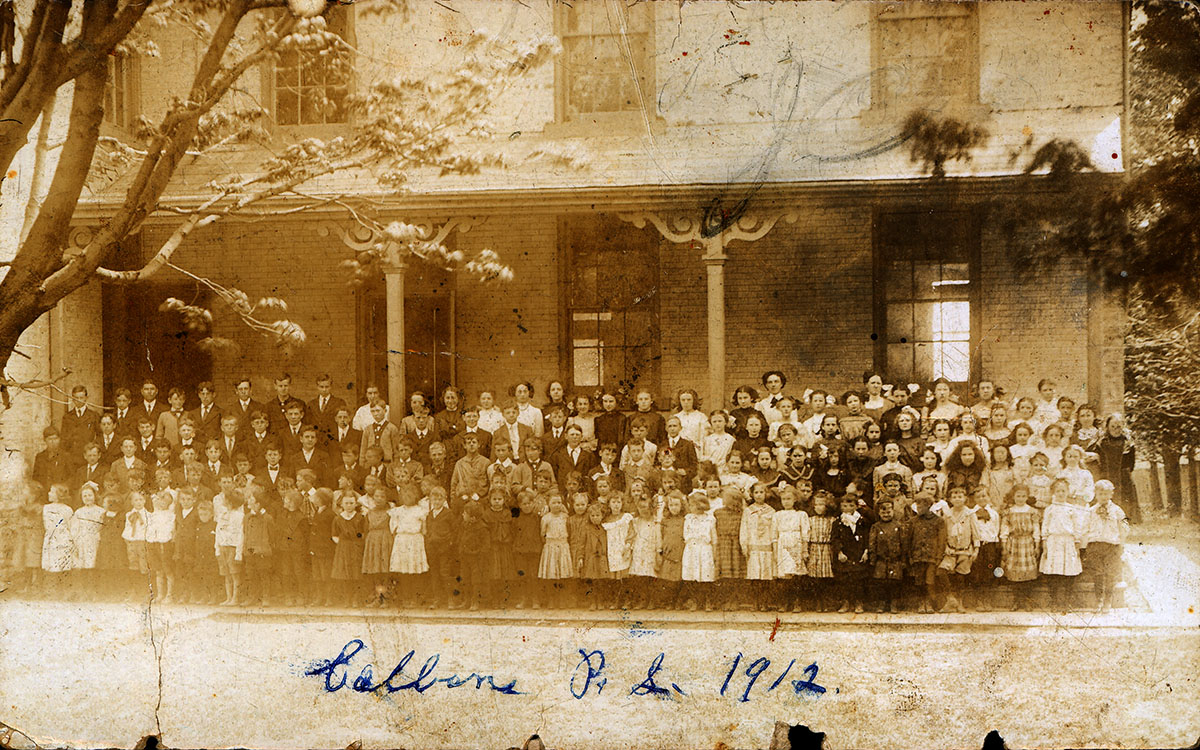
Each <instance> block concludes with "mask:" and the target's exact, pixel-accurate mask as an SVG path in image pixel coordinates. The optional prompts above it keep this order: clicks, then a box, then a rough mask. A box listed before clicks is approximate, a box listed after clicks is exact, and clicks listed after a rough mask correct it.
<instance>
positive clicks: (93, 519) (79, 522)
mask: <svg viewBox="0 0 1200 750" xmlns="http://www.w3.org/2000/svg"><path fill="white" fill-rule="evenodd" d="M99 489H100V488H99V487H97V486H96V483H95V482H87V483H85V484H84V485H83V486H82V487H80V488H79V501H80V503H82V505H81V506H80V507H79V508H77V509H76V510H75V514H74V515H73V516H72V517H71V545H72V547H73V552H74V556H75V557H74V562H73V567H74V568H75V570H76V571H77V572H76V573H75V574H74V575H75V576H77V578H78V580H77V583H78V585H79V586H80V588H81V589H82V590H85V591H87V590H94V589H95V578H94V576H95V569H96V556H97V553H98V552H99V551H100V529H101V528H102V527H103V526H104V507H103V506H101V505H97V504H96V494H97V492H98V491H99Z"/></svg>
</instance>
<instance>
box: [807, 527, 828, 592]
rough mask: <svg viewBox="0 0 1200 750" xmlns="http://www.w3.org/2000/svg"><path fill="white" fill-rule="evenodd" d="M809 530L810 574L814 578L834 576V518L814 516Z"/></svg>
mask: <svg viewBox="0 0 1200 750" xmlns="http://www.w3.org/2000/svg"><path fill="white" fill-rule="evenodd" d="M810 522H811V526H810V528H809V532H808V574H809V575H810V576H812V577H813V578H833V554H832V552H831V549H830V546H829V543H830V540H831V539H832V538H833V518H831V517H829V516H813V517H812V518H811V519H810Z"/></svg>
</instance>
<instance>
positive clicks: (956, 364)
mask: <svg viewBox="0 0 1200 750" xmlns="http://www.w3.org/2000/svg"><path fill="white" fill-rule="evenodd" d="M932 346H933V352H934V363H933V377H934V378H945V379H946V380H951V381H954V382H956V383H962V382H966V380H967V377H968V375H969V374H970V372H971V357H970V354H971V345H970V344H969V343H967V342H965V341H955V342H951V343H945V344H933V345H932Z"/></svg>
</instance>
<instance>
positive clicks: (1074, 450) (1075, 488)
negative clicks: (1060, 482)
mask: <svg viewBox="0 0 1200 750" xmlns="http://www.w3.org/2000/svg"><path fill="white" fill-rule="evenodd" d="M1063 464H1065V465H1064V467H1063V468H1062V469H1060V470H1059V472H1058V478H1061V479H1065V480H1067V486H1068V487H1069V488H1070V489H1069V490H1068V492H1067V497H1068V498H1070V500H1071V503H1072V504H1073V505H1075V506H1076V507H1077V508H1079V509H1080V510H1081V511H1082V510H1083V509H1084V508H1086V507H1087V506H1088V505H1090V504H1091V502H1092V498H1094V497H1095V495H1096V480H1095V478H1094V477H1093V476H1092V472H1090V471H1088V470H1087V469H1085V468H1084V467H1083V448H1081V447H1079V446H1078V445H1074V444H1072V445H1068V446H1067V447H1066V448H1064V449H1063Z"/></svg>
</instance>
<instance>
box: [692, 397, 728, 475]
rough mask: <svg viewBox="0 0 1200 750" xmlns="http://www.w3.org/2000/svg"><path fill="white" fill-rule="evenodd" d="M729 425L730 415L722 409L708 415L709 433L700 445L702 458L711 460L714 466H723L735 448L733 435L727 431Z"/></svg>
mask: <svg viewBox="0 0 1200 750" xmlns="http://www.w3.org/2000/svg"><path fill="white" fill-rule="evenodd" d="M728 425H729V415H728V414H726V413H725V412H724V410H722V409H716V410H714V411H713V412H711V413H710V414H709V415H708V434H707V435H705V436H704V441H703V442H702V443H701V445H700V456H699V458H700V460H701V461H709V462H711V463H712V465H713V466H718V467H719V466H723V465H724V464H725V460H726V459H727V458H728V457H729V451H730V449H732V448H733V441H734V439H735V438H734V437H733V435H731V434H729V433H728V432H726V431H725V429H726V427H728Z"/></svg>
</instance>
